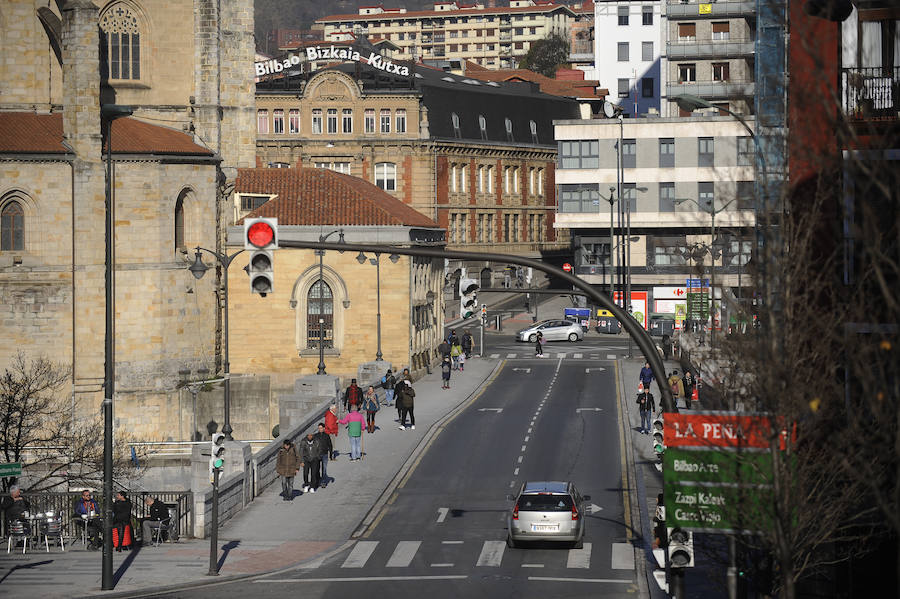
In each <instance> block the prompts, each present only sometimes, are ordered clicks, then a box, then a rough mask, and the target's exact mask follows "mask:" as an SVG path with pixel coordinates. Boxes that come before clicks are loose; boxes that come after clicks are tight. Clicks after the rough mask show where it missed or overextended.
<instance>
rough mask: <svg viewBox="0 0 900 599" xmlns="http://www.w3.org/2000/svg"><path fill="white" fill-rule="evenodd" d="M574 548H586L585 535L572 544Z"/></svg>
mask: <svg viewBox="0 0 900 599" xmlns="http://www.w3.org/2000/svg"><path fill="white" fill-rule="evenodd" d="M572 548H573V549H584V537H581V538H580V539H578V540H577V541H575V542H574V543H573V544H572Z"/></svg>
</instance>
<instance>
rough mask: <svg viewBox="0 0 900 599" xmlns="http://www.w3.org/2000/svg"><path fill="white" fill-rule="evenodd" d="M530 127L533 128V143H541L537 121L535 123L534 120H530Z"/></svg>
mask: <svg viewBox="0 0 900 599" xmlns="http://www.w3.org/2000/svg"><path fill="white" fill-rule="evenodd" d="M528 128H529V129H531V143H535V144H536V143H540V142H539V141H538V134H537V123H535V122H534V121H528Z"/></svg>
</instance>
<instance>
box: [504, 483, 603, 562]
mask: <svg viewBox="0 0 900 599" xmlns="http://www.w3.org/2000/svg"><path fill="white" fill-rule="evenodd" d="M507 499H511V500H514V501H515V503H514V504H513V507H512V509H511V510H510V512H509V515H508V516H507V518H506V522H507V530H508V531H509V532H508V533H507V535H506V544H507V546H509V547H513V548H515V547H517V546H518V544H519V543H521V542H523V541H563V542H568V543H572V544H573V546H574V547H575V548H576V549H581V548H582V547H583V546H584V517H585V515H586V512H585V506H584V504H585V502H586V501H590V499H591V496H590V495H584V496H582V495H581V494H580V493H579V492H578V489H576V488H575V484H574V483H572V482H561V481H541V482H534V481H532V482H525V483H523V484H522V486H521V487H520V489H519V492H518V494H516V495H509V496H507Z"/></svg>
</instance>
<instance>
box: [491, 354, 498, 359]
mask: <svg viewBox="0 0 900 599" xmlns="http://www.w3.org/2000/svg"><path fill="white" fill-rule="evenodd" d="M499 357H500V354H491V360H496V359H497V358H499Z"/></svg>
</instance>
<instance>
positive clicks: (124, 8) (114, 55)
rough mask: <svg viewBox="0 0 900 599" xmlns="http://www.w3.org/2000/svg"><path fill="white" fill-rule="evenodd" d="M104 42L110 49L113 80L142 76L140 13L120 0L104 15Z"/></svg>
mask: <svg viewBox="0 0 900 599" xmlns="http://www.w3.org/2000/svg"><path fill="white" fill-rule="evenodd" d="M100 34H101V40H100V42H101V44H102V47H103V49H104V51H105V52H106V62H107V65H108V67H109V70H108V71H107V77H108V78H109V79H111V80H114V79H118V80H131V81H138V80H140V79H141V27H140V20H139V19H138V15H137V13H136V12H135V11H134V9H132V8H131V7H129V6H128V5H127V4H125V3H124V2H116V3H115V4H112V5H111V6H110V7H109V8H108V9H107V10H105V11H104V12H103V15H102V16H101V17H100Z"/></svg>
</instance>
